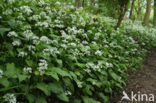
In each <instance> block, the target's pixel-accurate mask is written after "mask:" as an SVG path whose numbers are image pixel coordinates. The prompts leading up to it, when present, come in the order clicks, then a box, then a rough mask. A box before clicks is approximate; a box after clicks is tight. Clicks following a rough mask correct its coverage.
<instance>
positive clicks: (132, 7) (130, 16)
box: [129, 0, 135, 19]
mask: <svg viewBox="0 0 156 103" xmlns="http://www.w3.org/2000/svg"><path fill="white" fill-rule="evenodd" d="M134 3H135V0H133V1H132V4H131V10H130V15H129V18H130V19H132V15H133V9H134Z"/></svg>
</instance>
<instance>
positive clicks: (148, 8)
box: [142, 0, 151, 25]
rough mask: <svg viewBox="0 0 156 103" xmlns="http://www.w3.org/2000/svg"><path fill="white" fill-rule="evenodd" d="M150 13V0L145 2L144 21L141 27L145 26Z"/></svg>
mask: <svg viewBox="0 0 156 103" xmlns="http://www.w3.org/2000/svg"><path fill="white" fill-rule="evenodd" d="M150 13H151V0H147V7H146V13H145V17H144V21H143V22H142V24H143V25H147V24H148V21H149V18H150Z"/></svg>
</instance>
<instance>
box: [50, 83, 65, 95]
mask: <svg viewBox="0 0 156 103" xmlns="http://www.w3.org/2000/svg"><path fill="white" fill-rule="evenodd" d="M48 88H49V91H51V92H53V93H55V94H60V93H63V88H62V85H61V84H60V83H59V82H55V83H49V85H48Z"/></svg>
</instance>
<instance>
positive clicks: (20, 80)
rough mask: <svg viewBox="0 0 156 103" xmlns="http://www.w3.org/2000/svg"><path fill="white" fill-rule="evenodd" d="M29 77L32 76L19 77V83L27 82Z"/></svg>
mask: <svg viewBox="0 0 156 103" xmlns="http://www.w3.org/2000/svg"><path fill="white" fill-rule="evenodd" d="M29 77H30V76H28V75H18V79H19V82H22V81H24V80H26V79H27V78H29Z"/></svg>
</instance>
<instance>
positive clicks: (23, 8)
mask: <svg viewBox="0 0 156 103" xmlns="http://www.w3.org/2000/svg"><path fill="white" fill-rule="evenodd" d="M20 9H21V11H22V12H23V13H26V14H27V15H30V14H31V13H32V10H31V9H30V7H29V6H22V7H20Z"/></svg>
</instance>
